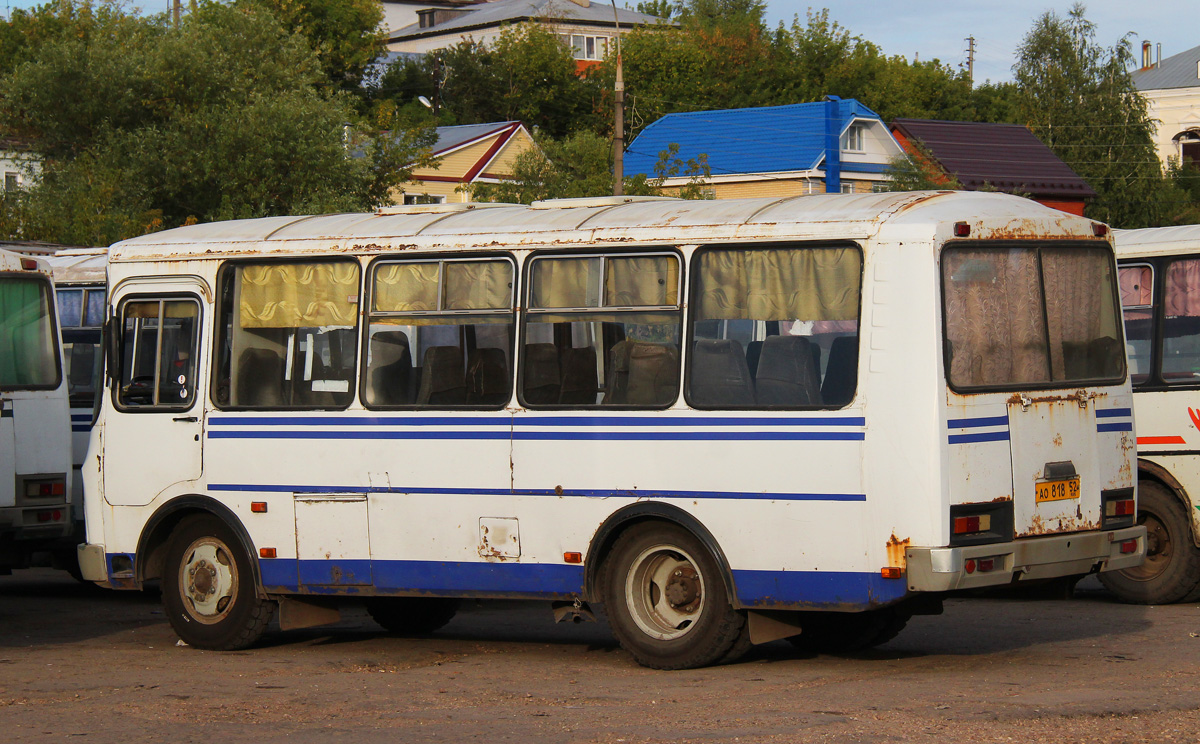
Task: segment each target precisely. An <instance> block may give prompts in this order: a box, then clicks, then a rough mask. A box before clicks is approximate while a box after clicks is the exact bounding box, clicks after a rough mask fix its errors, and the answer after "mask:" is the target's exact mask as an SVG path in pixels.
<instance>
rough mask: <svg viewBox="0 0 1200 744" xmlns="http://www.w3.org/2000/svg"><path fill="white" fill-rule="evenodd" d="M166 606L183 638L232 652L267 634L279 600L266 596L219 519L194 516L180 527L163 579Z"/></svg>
mask: <svg viewBox="0 0 1200 744" xmlns="http://www.w3.org/2000/svg"><path fill="white" fill-rule="evenodd" d="M162 597H163V607H164V608H165V609H166V613H167V619H168V620H169V621H170V622H171V627H172V628H174V629H175V633H176V634H177V635H178V636H179V638H180V639H181V640H183V641H184V642H185V643H187V644H188V645H190V646H195V647H196V648H206V649H212V650H215V651H232V650H235V649H240V648H246V647H248V646H251V645H253V644H254V642H255V641H257V640H258V639H259V638H261V637H262V634H263V632H264V631H265V630H266V628H267V624H268V623H269V622H271V616H272V615H273V614H274V611H275V603H274V602H271V601H268V600H265V599H261V598H260V597H259V596H258V592H257V590H256V587H255V585H254V571H253V567H252V566H251V564H250V557H249V556H248V555H246V552H245V550H243V549H242V543H241V541H240V540H239V539H238V537H237V535H235V534H234V532H233V530H232V529H230V528H229V526H228V525H227V524H225V523H224V522H223V521H221V520H220V519H217V518H216V517H213V516H200V517H190V518H188V519H186V520H184V521H183V522H181V523H180V524H179V526H178V527H176V528H175V531H174V533H172V535H171V538H170V543H169V545H168V546H167V563H166V566H165V567H164V568H163V577H162Z"/></svg>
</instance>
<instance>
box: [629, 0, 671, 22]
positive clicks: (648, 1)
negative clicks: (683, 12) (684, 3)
mask: <svg viewBox="0 0 1200 744" xmlns="http://www.w3.org/2000/svg"><path fill="white" fill-rule="evenodd" d="M634 10H636V11H637V12H639V13H645V14H646V15H652V16H656V17H658V18H662V19H663V20H668V19H670V18H672V17H678V16H679V4H678V3H676V2H674V1H673V0H642V2H639V3H638V4H637V6H636V7H635V8H634Z"/></svg>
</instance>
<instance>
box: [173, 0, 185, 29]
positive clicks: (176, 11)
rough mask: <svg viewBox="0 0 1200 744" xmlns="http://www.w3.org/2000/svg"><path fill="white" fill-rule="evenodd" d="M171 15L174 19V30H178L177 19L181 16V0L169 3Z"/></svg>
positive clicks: (180, 18)
mask: <svg viewBox="0 0 1200 744" xmlns="http://www.w3.org/2000/svg"><path fill="white" fill-rule="evenodd" d="M171 16H172V17H173V18H174V19H175V30H176V31H178V30H179V21H180V20H182V18H183V0H174V2H172V3H171Z"/></svg>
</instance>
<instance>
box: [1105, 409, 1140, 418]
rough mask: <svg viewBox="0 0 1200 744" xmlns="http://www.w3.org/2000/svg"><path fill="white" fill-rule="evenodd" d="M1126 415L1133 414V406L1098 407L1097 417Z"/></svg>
mask: <svg viewBox="0 0 1200 744" xmlns="http://www.w3.org/2000/svg"><path fill="white" fill-rule="evenodd" d="M1124 416H1133V409H1132V408H1098V409H1096V418H1121V417H1124Z"/></svg>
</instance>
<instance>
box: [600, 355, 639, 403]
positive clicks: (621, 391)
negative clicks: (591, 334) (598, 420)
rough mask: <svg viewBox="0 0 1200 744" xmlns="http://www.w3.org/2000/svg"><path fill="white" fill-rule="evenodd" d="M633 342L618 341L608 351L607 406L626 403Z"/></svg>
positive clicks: (605, 398)
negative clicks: (630, 353)
mask: <svg viewBox="0 0 1200 744" xmlns="http://www.w3.org/2000/svg"><path fill="white" fill-rule="evenodd" d="M632 344H633V342H632V341H618V342H617V343H615V344H613V345H612V348H611V349H609V350H608V369H607V370H606V372H605V375H604V400H603V403H604V404H605V405H610V404H620V403H624V402H625V399H626V398H627V397H628V391H629V351H630V349H631V348H632Z"/></svg>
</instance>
